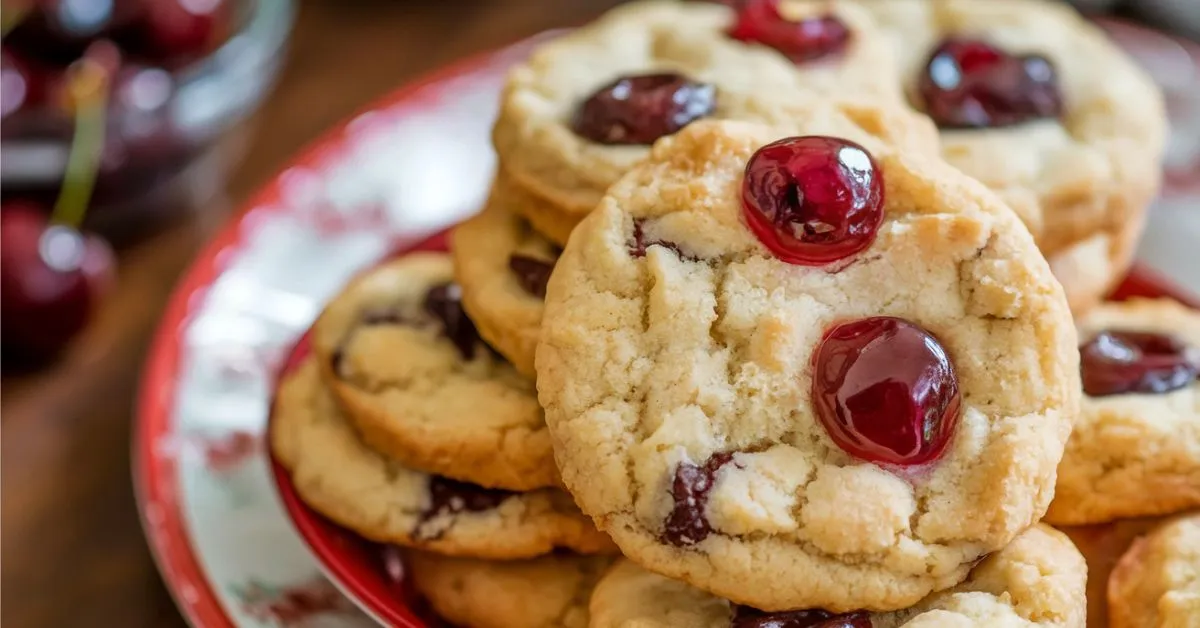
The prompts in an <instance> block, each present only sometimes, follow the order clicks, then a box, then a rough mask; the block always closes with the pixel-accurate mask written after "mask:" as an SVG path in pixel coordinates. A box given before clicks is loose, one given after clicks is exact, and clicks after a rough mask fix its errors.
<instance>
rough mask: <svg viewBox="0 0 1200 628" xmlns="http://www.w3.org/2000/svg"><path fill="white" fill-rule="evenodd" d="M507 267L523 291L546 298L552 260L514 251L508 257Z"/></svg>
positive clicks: (552, 267)
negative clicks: (548, 260)
mask: <svg viewBox="0 0 1200 628" xmlns="http://www.w3.org/2000/svg"><path fill="white" fill-rule="evenodd" d="M508 268H509V270H511V271H513V274H515V275H516V276H517V283H519V284H521V288H523V289H524V290H525V292H528V293H529V294H531V295H533V296H535V297H537V298H539V299H544V298H546V284H547V283H548V282H549V281H550V273H552V272H554V263H553V262H547V261H545V260H540V259H537V258H534V257H529V256H527V255H520V254H518V253H514V254H512V255H511V256H509V258H508Z"/></svg>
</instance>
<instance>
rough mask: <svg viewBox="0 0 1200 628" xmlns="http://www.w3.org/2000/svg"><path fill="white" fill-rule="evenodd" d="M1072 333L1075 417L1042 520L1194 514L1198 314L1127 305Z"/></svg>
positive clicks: (1198, 472) (1198, 504)
mask: <svg viewBox="0 0 1200 628" xmlns="http://www.w3.org/2000/svg"><path fill="white" fill-rule="evenodd" d="M1078 327H1079V338H1080V341H1081V342H1082V343H1083V345H1082V347H1081V353H1082V356H1083V359H1082V363H1081V370H1082V375H1083V387H1084V396H1083V401H1082V404H1081V407H1082V410H1081V412H1080V419H1079V423H1077V424H1076V425H1075V431H1074V432H1073V433H1072V434H1071V439H1070V440H1069V441H1067V450H1066V453H1065V454H1064V455H1063V460H1062V463H1061V464H1060V465H1059V467H1058V486H1057V488H1056V489H1055V494H1054V501H1053V502H1052V503H1051V504H1050V510H1049V511H1048V512H1047V513H1046V519H1047V520H1048V521H1050V522H1052V523H1056V524H1063V525H1080V524H1085V523H1101V522H1106V521H1112V520H1114V519H1124V518H1129V517H1143V516H1151V515H1165V514H1170V513H1173V512H1179V511H1181V510H1187V509H1190V508H1200V379H1198V377H1197V376H1198V374H1200V312H1198V311H1196V310H1193V309H1190V308H1187V307H1185V306H1183V305H1180V304H1179V303H1176V302H1175V301H1171V300H1168V299H1159V300H1147V299H1134V300H1131V301H1125V302H1119V303H1106V304H1104V305H1101V306H1099V307H1097V308H1095V309H1094V310H1092V312H1091V313H1090V314H1088V315H1087V316H1085V317H1084V318H1082V319H1080V320H1079V321H1078Z"/></svg>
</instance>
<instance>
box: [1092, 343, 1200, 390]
mask: <svg viewBox="0 0 1200 628" xmlns="http://www.w3.org/2000/svg"><path fill="white" fill-rule="evenodd" d="M1079 354H1080V373H1081V375H1082V376H1083V391H1084V392H1085V393H1087V394H1088V395H1091V396H1093V397H1103V396H1106V395H1121V394H1126V393H1149V394H1162V393H1167V392H1171V391H1172V390H1178V389H1180V388H1183V387H1185V386H1187V385H1189V384H1191V383H1192V382H1194V381H1196V378H1197V376H1198V375H1200V348H1196V347H1190V346H1188V345H1187V344H1185V343H1184V342H1183V341H1181V340H1179V339H1178V338H1175V337H1173V336H1169V335H1166V334H1156V333H1151V332H1139V331H1116V330H1109V331H1104V332H1101V333H1099V334H1096V335H1095V336H1094V337H1092V339H1091V340H1089V341H1087V342H1086V343H1084V345H1083V346H1082V347H1080V348H1079Z"/></svg>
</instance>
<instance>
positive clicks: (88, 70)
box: [50, 57, 109, 228]
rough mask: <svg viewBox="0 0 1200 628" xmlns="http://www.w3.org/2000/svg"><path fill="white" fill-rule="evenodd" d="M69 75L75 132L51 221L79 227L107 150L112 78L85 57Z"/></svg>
mask: <svg viewBox="0 0 1200 628" xmlns="http://www.w3.org/2000/svg"><path fill="white" fill-rule="evenodd" d="M70 72H71V76H70V77H69V78H68V86H67V90H68V93H69V95H70V99H71V104H72V106H73V107H74V109H75V133H74V137H73V138H72V140H71V152H70V154H69V155H68V156H67V171H66V173H65V174H64V176H63V186H62V190H61V191H60V192H59V195H58V200H57V201H56V202H55V203H54V213H52V214H51V215H50V222H51V223H55V224H63V225H67V226H69V227H76V228H77V227H79V225H80V224H81V223H82V222H83V216H84V214H86V213H87V206H88V202H89V201H90V200H91V198H92V189H93V188H94V187H95V185H96V174H97V173H98V171H99V169H100V157H101V155H102V154H103V151H104V124H105V109H106V103H107V102H108V88H109V76H108V71H107V70H105V69H104V66H102V65H101V64H100V63H98V62H96V61H93V60H90V59H88V58H86V57H85V58H83V59H81V60H80V61H79V65H78V66H77V67H75V68H72V69H71V70H70Z"/></svg>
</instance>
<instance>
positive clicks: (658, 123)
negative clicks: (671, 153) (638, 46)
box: [571, 73, 717, 144]
mask: <svg viewBox="0 0 1200 628" xmlns="http://www.w3.org/2000/svg"><path fill="white" fill-rule="evenodd" d="M716 102H717V91H716V88H715V87H713V86H712V85H709V84H707V83H697V82H695V81H691V80H688V79H687V78H686V77H683V76H680V75H678V74H669V73H667V74H644V75H641V76H624V77H621V78H619V79H617V80H615V81H613V82H612V83H609V84H608V85H605V86H604V87H601V88H600V89H599V90H597V91H596V92H595V93H594V94H592V95H591V96H590V97H588V99H587V100H585V101H584V102H583V104H582V105H580V107H579V110H578V111H577V112H576V114H575V119H574V121H573V122H572V126H571V128H572V129H573V130H574V131H575V133H577V134H578V135H580V136H581V137H585V138H587V139H589V140H592V141H593V142H599V143H601V144H653V143H654V141H655V140H657V139H658V138H660V137H663V136H666V135H671V134H672V133H675V132H676V131H678V130H679V129H682V128H683V127H685V126H687V125H688V124H690V123H692V122H694V121H696V120H698V119H700V118H703V117H705V116H708V115H710V114H711V113H712V112H713V110H714V109H715V108H716Z"/></svg>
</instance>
